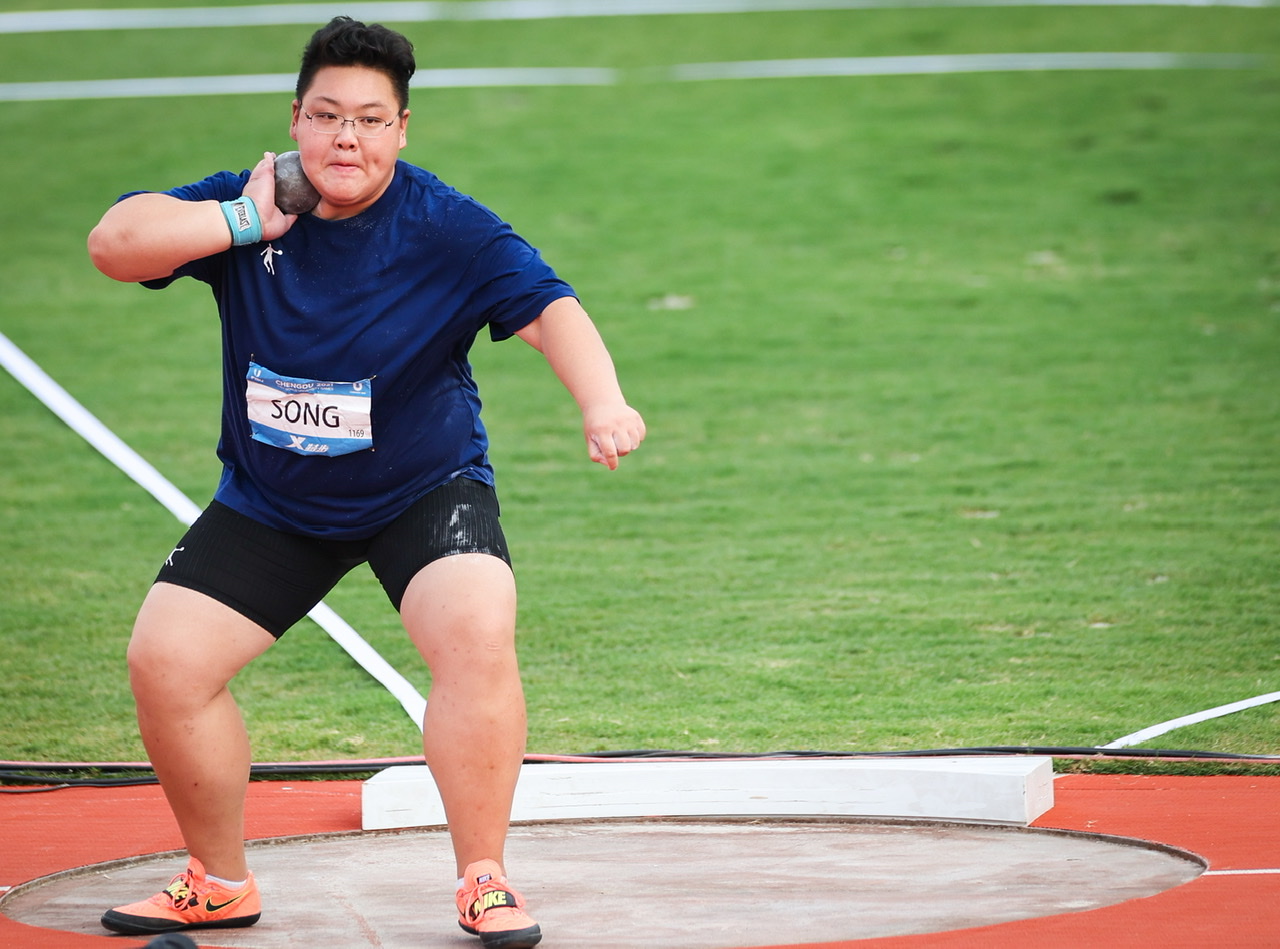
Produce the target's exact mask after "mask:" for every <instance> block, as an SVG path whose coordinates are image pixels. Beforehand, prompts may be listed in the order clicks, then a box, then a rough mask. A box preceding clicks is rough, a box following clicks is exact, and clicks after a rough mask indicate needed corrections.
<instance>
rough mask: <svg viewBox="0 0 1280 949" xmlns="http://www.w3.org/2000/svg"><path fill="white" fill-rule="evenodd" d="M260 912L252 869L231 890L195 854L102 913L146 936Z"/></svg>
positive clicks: (233, 922)
mask: <svg viewBox="0 0 1280 949" xmlns="http://www.w3.org/2000/svg"><path fill="white" fill-rule="evenodd" d="M261 915H262V899H261V898H260V897H259V895H258V884H256V883H254V882H253V874H252V873H251V874H249V880H248V882H247V883H245V885H244V886H242V887H240V889H238V890H228V889H227V888H226V887H224V886H220V885H219V884H217V883H211V882H210V881H209V880H207V879H206V878H205V872H204V866H203V865H202V864H201V863H200V861H199V860H197V859H196V858H195V857H192V858H191V860H190V862H189V863H188V865H187V869H186V870H185V871H183V872H182V873H179V874H178V875H177V876H176V877H174V878H173V879H172V880H170V881H169V885H168V886H167V887H165V888H164V889H163V890H161V891H160V892H159V893H157V894H156V895H155V896H153V897H151V898H150V899H146V900H142V901H141V902H139V903H130V904H129V905H128V906H117V907H116V908H115V909H109V910H107V911H106V912H105V913H103V914H102V925H103V926H105V927H106V928H107V929H110V930H111V931H112V932H117V933H125V934H126V935H130V936H147V935H150V934H152V933H167V932H173V931H174V930H178V929H215V928H217V929H229V928H231V927H233V926H252V925H253V924H254V923H256V922H257V921H258V917H260V916H261ZM530 945H532V943H531V944H530Z"/></svg>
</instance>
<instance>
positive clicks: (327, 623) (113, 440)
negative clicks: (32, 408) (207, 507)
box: [0, 333, 427, 728]
mask: <svg viewBox="0 0 1280 949" xmlns="http://www.w3.org/2000/svg"><path fill="white" fill-rule="evenodd" d="M0 365H3V366H4V368H5V369H7V370H9V373H10V375H12V376H13V377H14V378H15V379H17V380H18V382H20V383H22V385H24V386H25V387H26V388H27V390H28V391H29V392H31V394H32V395H34V396H35V397H36V398H37V399H39V400H40V401H41V402H43V403H44V404H45V406H46V407H47V408H48V409H49V410H50V411H51V412H53V413H54V414H55V415H56V416H58V418H60V419H62V421H64V422H66V423H67V425H68V426H69V427H70V428H71V430H72V431H74V432H76V433H77V434H78V435H80V436H81V437H82V438H83V439H84V440H85V441H87V442H88V443H89V444H90V445H92V446H93V447H94V448H96V449H97V450H98V451H99V452H101V453H102V454H103V455H104V456H106V458H107V459H108V460H109V461H110V462H111V463H112V464H114V465H115V466H116V467H117V468H119V469H120V470H121V471H123V472H124V473H125V474H127V475H128V476H129V477H130V478H132V479H133V480H134V482H136V483H137V484H138V485H140V486H141V487H143V488H145V489H146V490H147V492H148V493H150V495H151V496H152V497H153V498H155V499H156V500H157V501H159V502H160V503H161V504H163V505H164V506H165V508H166V509H168V511H169V512H170V513H171V514H173V516H174V517H176V518H177V519H178V520H180V521H182V523H184V524H187V525H190V524H191V523H192V522H193V521H194V520H195V519H196V518H197V517H198V516H199V515H200V508H199V507H197V506H196V504H195V503H194V502H193V501H192V500H191V499H190V498H188V497H187V496H186V495H185V494H183V493H182V492H181V491H179V490H178V488H177V487H175V486H174V485H173V483H172V482H170V481H169V480H168V479H167V478H165V477H164V475H162V474H160V472H159V471H157V470H156V469H155V468H154V467H153V466H152V465H151V463H150V462H148V461H147V460H146V459H145V458H143V457H142V456H141V455H139V454H138V453H137V452H136V451H134V450H133V449H132V448H130V447H129V446H128V445H127V444H125V443H124V441H123V440H121V438H120V437H119V436H118V435H116V433H115V432H113V431H111V429H109V428H107V426H106V425H104V424H103V423H102V422H101V421H100V420H99V419H98V418H97V417H96V416H94V415H93V414H92V413H90V412H89V410H88V409H86V408H85V407H84V406H83V405H81V404H80V403H79V402H77V401H76V400H75V399H74V398H73V397H72V396H71V394H70V393H68V392H67V390H66V389H64V388H62V386H60V385H58V383H57V382H55V381H54V380H53V378H52V377H50V376H49V374H48V373H46V372H45V371H44V370H43V369H41V368H40V366H39V365H38V364H37V363H36V362H35V361H34V360H33V359H32V358H31V357H30V356H28V355H27V354H26V353H24V352H23V351H22V350H21V349H19V348H18V347H17V346H16V345H14V343H13V342H12V341H11V340H10V339H9V338H8V337H7V336H5V335H4V334H3V333H0ZM307 615H308V616H310V617H311V618H312V619H313V620H315V622H316V623H317V624H319V626H320V627H321V628H322V629H323V630H324V631H325V632H326V633H328V634H329V635H330V636H331V637H332V638H333V640H334V641H335V642H336V643H337V644H338V645H339V646H341V647H342V648H343V649H345V650H346V651H347V653H348V654H349V655H350V656H351V658H352V659H354V660H355V661H356V662H357V663H359V664H360V666H361V667H362V668H363V669H364V670H365V671H366V672H368V673H369V675H371V676H373V678H374V679H376V680H377V681H378V682H379V683H381V684H382V685H383V687H385V688H386V690H387V691H388V692H390V693H391V694H392V696H393V697H394V698H395V699H396V700H397V701H399V703H400V704H401V706H402V707H403V708H404V710H405V712H406V713H408V715H409V717H410V718H411V719H412V720H413V721H414V723H415V724H416V725H417V726H418V728H422V715H423V713H424V712H425V711H426V708H427V700H426V699H424V698H423V697H422V696H421V694H419V692H418V690H417V689H415V688H414V687H413V684H412V683H411V682H409V681H408V680H407V679H406V678H404V676H402V675H401V674H400V673H399V672H397V671H396V670H395V669H394V668H392V666H391V665H390V664H389V663H388V662H387V661H386V660H385V659H383V658H382V656H381V655H380V654H379V653H378V652H377V650H375V649H374V648H373V647H372V646H370V645H369V644H368V642H366V641H365V639H364V638H363V637H362V636H361V635H360V634H359V633H357V632H356V631H355V630H354V629H353V628H352V627H351V626H350V625H349V624H348V623H347V621H346V620H344V619H343V618H342V617H341V616H339V615H338V614H337V613H335V612H334V611H333V610H332V609H330V608H329V607H328V606H326V605H325V604H324V603H319V604H317V605H316V607H315V609H313V610H312V611H311V612H310V613H309V614H307Z"/></svg>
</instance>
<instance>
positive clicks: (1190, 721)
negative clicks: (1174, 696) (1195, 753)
mask: <svg viewBox="0 0 1280 949" xmlns="http://www.w3.org/2000/svg"><path fill="white" fill-rule="evenodd" d="M1268 702H1280V692H1268V693H1266V694H1265V695H1255V696H1254V697H1253V698H1251V699H1243V700H1242V701H1239V702H1231V703H1230V704H1228V705H1219V706H1217V707H1216V708H1210V709H1205V710H1204V711H1203V712H1194V713H1192V714H1191V715H1183V716H1182V717H1181V718H1171V719H1170V720H1169V721H1167V722H1161V723H1160V724H1159V725H1152V726H1151V727H1150V728H1144V729H1142V730H1141V731H1136V732H1134V733H1133V734H1132V735H1125V736H1124V737H1123V738H1117V739H1116V740H1115V741H1113V742H1111V743H1110V744H1107V745H1103V746H1102V747H1103V748H1128V747H1130V746H1131V745H1137V744H1140V743H1141V742H1144V741H1147V740H1149V739H1152V738H1155V737H1157V736H1159V735H1163V734H1164V733H1165V732H1171V731H1173V730H1174V729H1176V728H1184V727H1185V726H1187V725H1195V724H1198V723H1199V722H1207V721H1208V720H1209V719H1211V718H1220V717H1221V716H1223V715H1230V714H1231V713H1233V712H1243V711H1244V710H1245V709H1247V708H1254V707H1255V706H1258V705H1266V704H1267V703H1268Z"/></svg>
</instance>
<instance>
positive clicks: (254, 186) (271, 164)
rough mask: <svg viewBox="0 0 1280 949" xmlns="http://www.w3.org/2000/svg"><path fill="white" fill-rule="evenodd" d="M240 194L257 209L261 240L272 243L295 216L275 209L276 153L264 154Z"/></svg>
mask: <svg viewBox="0 0 1280 949" xmlns="http://www.w3.org/2000/svg"><path fill="white" fill-rule="evenodd" d="M242 194H243V195H244V196H245V197H246V198H252V199H253V204H254V207H256V208H257V209H258V220H260V221H261V222H262V239H263V240H264V241H273V240H275V239H276V238H277V237H280V236H281V235H282V234H284V233H285V232H286V231H288V230H289V228H291V227H293V222H294V221H296V220H297V219H298V215H296V214H285V213H284V212H283V211H281V210H280V209H279V208H277V207H276V153H275V152H264V153H263V155H262V160H261V161H260V162H258V164H257V165H255V166H254V169H253V171H252V172H251V173H250V175H249V181H248V182H247V183H246V184H245V186H244V191H243V192H242Z"/></svg>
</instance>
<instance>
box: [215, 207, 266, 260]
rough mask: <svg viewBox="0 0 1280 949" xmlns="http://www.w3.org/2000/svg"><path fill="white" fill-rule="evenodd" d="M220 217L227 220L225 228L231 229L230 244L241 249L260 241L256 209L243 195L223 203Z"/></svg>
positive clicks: (260, 234)
mask: <svg viewBox="0 0 1280 949" xmlns="http://www.w3.org/2000/svg"><path fill="white" fill-rule="evenodd" d="M218 206H219V207H220V208H222V216H223V217H225V218H226V219H227V227H229V228H231V244H232V246H234V247H242V246H244V245H245V244H256V243H258V241H260V240H262V220H261V219H260V218H259V217H258V208H257V206H256V205H255V204H254V203H253V199H252V198H246V197H244V196H243V195H242V196H241V197H239V198H236V199H235V200H234V201H223V202H222V203H221V204H219V205H218Z"/></svg>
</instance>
